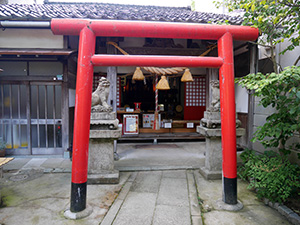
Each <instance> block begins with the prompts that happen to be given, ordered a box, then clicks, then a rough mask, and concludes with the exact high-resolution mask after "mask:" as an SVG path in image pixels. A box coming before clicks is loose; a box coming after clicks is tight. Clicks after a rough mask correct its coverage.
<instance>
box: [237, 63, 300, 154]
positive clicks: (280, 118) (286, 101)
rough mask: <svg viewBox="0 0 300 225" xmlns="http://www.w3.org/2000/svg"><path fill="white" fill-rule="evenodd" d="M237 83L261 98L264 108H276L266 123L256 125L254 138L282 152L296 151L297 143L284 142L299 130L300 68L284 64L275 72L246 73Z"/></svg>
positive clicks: (297, 149) (297, 150)
mask: <svg viewBox="0 0 300 225" xmlns="http://www.w3.org/2000/svg"><path fill="white" fill-rule="evenodd" d="M236 82H237V83H238V84H240V85H241V86H242V87H246V88H247V89H250V90H255V93H254V95H255V96H258V97H260V104H261V105H262V106H263V107H265V108H266V107H268V106H271V107H273V108H274V109H275V112H274V113H273V114H271V115H270V116H268V117H267V118H266V123H265V124H264V125H263V126H260V127H258V130H257V131H256V132H255V134H254V139H253V141H254V142H255V141H256V140H259V141H261V143H262V144H263V145H264V147H266V148H268V147H275V148H277V147H278V148H279V151H280V152H282V153H283V154H289V153H290V152H291V151H296V152H299V146H297V144H296V145H294V146H292V145H290V146H287V141H288V140H289V139H290V138H291V137H293V136H295V133H296V132H299V131H300V116H299V115H300V107H299V105H300V67H296V66H292V67H287V68H285V69H284V70H283V71H282V72H281V73H278V74H276V73H270V74H266V75H264V74H262V73H257V74H249V75H247V76H245V77H243V78H240V79H237V80H236ZM298 155H300V154H299V153H298Z"/></svg>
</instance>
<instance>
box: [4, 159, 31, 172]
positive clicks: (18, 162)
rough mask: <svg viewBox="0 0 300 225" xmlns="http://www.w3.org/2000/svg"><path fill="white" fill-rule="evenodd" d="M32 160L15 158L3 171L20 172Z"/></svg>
mask: <svg viewBox="0 0 300 225" xmlns="http://www.w3.org/2000/svg"><path fill="white" fill-rule="evenodd" d="M30 160H31V158H14V159H13V160H12V161H10V162H9V163H8V164H5V165H4V166H3V171H4V172H7V171H11V170H16V171H17V170H20V169H21V168H22V167H23V166H24V165H25V164H26V163H28V162H29V161H30Z"/></svg>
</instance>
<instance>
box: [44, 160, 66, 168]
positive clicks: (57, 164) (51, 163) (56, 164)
mask: <svg viewBox="0 0 300 225" xmlns="http://www.w3.org/2000/svg"><path fill="white" fill-rule="evenodd" d="M64 160H65V159H64V158H58V159H57V158H50V159H46V160H45V162H44V163H42V164H41V167H43V168H61V164H62V162H63V161H64Z"/></svg>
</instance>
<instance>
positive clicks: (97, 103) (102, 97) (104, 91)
mask: <svg viewBox="0 0 300 225" xmlns="http://www.w3.org/2000/svg"><path fill="white" fill-rule="evenodd" d="M109 87H110V82H109V81H108V80H107V79H106V78H105V77H101V78H100V79H99V84H98V87H97V89H96V90H95V91H94V92H93V93H92V112H111V111H112V107H111V106H109V105H108V104H107V99H108V95H109Z"/></svg>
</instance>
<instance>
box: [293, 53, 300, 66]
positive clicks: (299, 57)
mask: <svg viewBox="0 0 300 225" xmlns="http://www.w3.org/2000/svg"><path fill="white" fill-rule="evenodd" d="M299 60H300V55H299V56H298V58H297V59H296V61H295V63H294V66H296V65H297V63H298V62H299Z"/></svg>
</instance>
